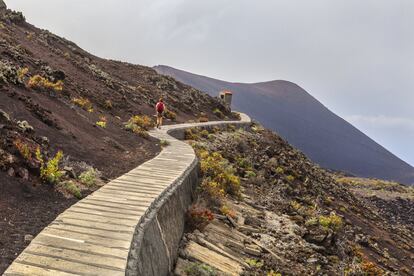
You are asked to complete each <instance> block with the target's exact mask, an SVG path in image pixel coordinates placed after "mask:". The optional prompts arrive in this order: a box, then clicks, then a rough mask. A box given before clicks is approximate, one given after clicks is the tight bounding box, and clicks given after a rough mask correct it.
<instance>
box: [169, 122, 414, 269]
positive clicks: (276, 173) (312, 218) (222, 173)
mask: <svg viewBox="0 0 414 276" xmlns="http://www.w3.org/2000/svg"><path fill="white" fill-rule="evenodd" d="M187 138H188V139H189V141H188V142H189V143H190V144H191V145H192V146H193V148H194V149H195V151H196V152H197V154H198V156H199V158H200V163H201V165H200V167H201V176H202V179H201V180H200V186H199V188H198V189H197V191H198V193H197V195H196V200H195V202H194V204H193V205H192V207H191V208H190V210H189V212H188V216H187V217H188V219H187V226H188V228H187V230H188V231H187V233H186V234H185V235H184V238H183V239H182V242H181V250H180V258H179V259H178V262H177V265H176V270H175V272H176V274H177V275H182V276H193V275H223V272H224V273H228V274H229V275H252V276H253V275H268V276H280V275H349V276H351V275H355V276H356V275H375V276H381V275H413V274H412V272H413V271H414V250H413V248H414V236H413V234H412V233H413V230H414V223H413V222H414V221H413V219H412V210H413V207H414V205H413V203H414V187H407V186H404V185H402V184H398V183H394V182H387V181H380V180H374V179H361V178H350V177H344V176H342V175H335V174H332V173H330V172H327V171H325V170H323V169H321V168H319V167H318V166H316V165H315V164H314V163H312V162H311V161H310V160H309V159H307V158H306V156H305V155H304V154H303V153H301V152H299V151H298V150H296V149H295V148H293V147H292V146H291V145H289V144H288V143H287V142H286V141H284V140H283V139H281V138H280V136H278V135H277V134H275V133H272V132H271V131H269V130H266V129H264V128H262V127H261V126H260V125H254V126H253V127H252V128H250V129H236V128H235V127H233V128H230V127H229V128H228V130H227V131H220V130H216V129H213V130H210V131H207V130H200V129H196V128H194V129H191V131H187Z"/></svg>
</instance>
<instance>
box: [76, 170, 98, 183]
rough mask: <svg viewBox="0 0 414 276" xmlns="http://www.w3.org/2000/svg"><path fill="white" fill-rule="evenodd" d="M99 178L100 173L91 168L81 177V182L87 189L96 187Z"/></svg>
mask: <svg viewBox="0 0 414 276" xmlns="http://www.w3.org/2000/svg"><path fill="white" fill-rule="evenodd" d="M97 178H98V172H97V171H96V170H95V169H93V168H90V169H89V170H87V171H84V172H83V173H81V174H80V175H79V181H80V182H81V183H82V184H84V185H85V186H87V187H93V186H95V185H96V182H97Z"/></svg>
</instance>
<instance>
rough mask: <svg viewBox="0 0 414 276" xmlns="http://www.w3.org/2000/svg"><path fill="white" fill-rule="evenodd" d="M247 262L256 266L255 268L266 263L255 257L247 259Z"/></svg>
mask: <svg viewBox="0 0 414 276" xmlns="http://www.w3.org/2000/svg"><path fill="white" fill-rule="evenodd" d="M246 263H247V264H248V265H249V266H251V267H255V268H261V267H262V266H263V265H264V263H263V261H260V260H255V259H247V260H246Z"/></svg>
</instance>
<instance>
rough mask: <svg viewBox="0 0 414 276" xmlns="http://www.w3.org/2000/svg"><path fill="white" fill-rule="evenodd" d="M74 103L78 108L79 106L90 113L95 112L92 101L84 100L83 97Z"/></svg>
mask: <svg viewBox="0 0 414 276" xmlns="http://www.w3.org/2000/svg"><path fill="white" fill-rule="evenodd" d="M72 102H73V103H74V104H76V105H77V106H79V107H80V108H82V109H83V110H85V111H88V112H89V113H92V112H93V105H92V103H91V101H89V100H88V99H86V98H82V97H79V98H73V99H72Z"/></svg>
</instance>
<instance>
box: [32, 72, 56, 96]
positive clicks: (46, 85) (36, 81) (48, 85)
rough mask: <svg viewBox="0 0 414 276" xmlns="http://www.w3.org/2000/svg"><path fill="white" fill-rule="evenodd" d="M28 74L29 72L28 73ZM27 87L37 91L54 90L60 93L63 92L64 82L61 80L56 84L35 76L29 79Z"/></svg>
mask: <svg viewBox="0 0 414 276" xmlns="http://www.w3.org/2000/svg"><path fill="white" fill-rule="evenodd" d="M26 73H27V72H26ZM27 86H28V87H29V88H32V89H36V90H42V89H44V90H52V91H56V92H60V91H62V90H63V81H61V80H59V81H57V82H56V83H54V82H51V81H49V80H48V79H46V78H44V77H42V76H40V75H35V76H33V77H31V78H30V79H29V82H28V83H27Z"/></svg>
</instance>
